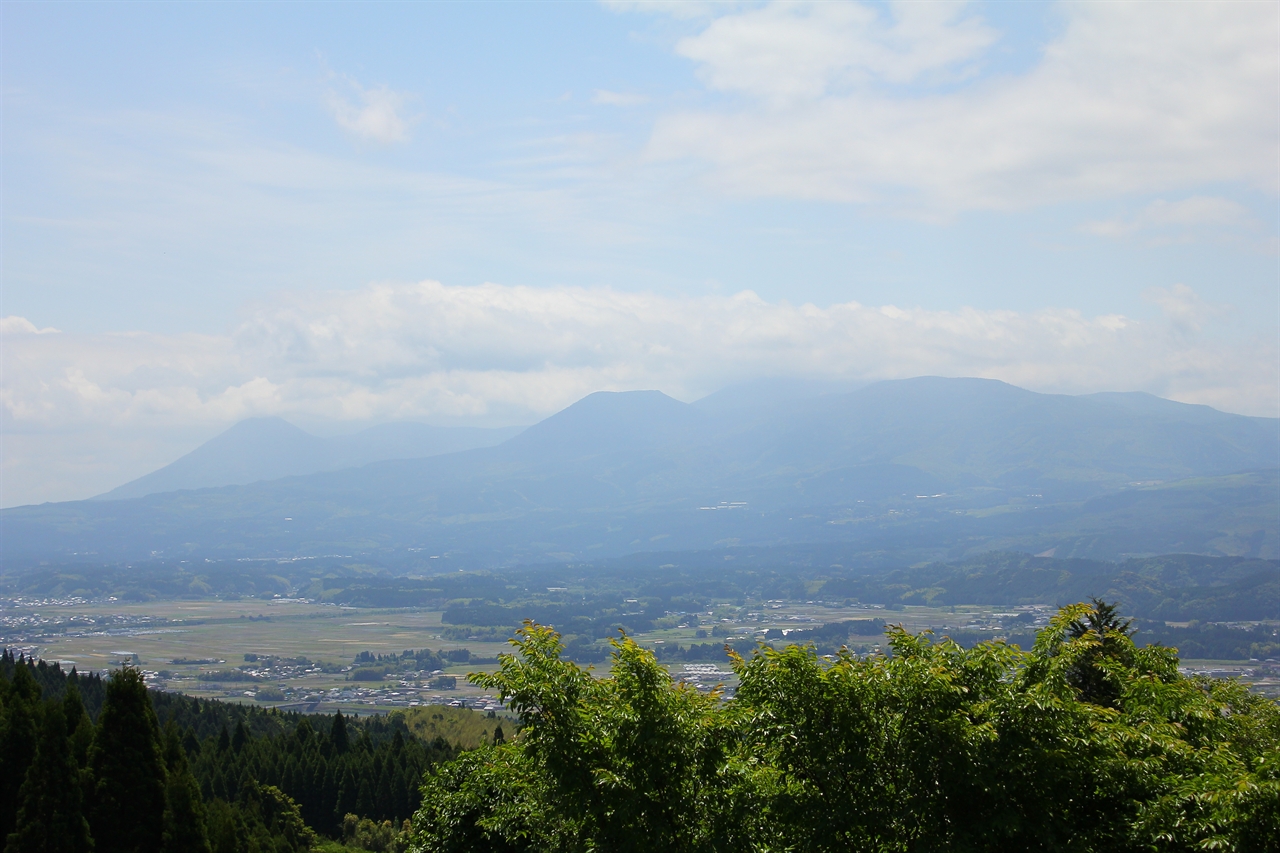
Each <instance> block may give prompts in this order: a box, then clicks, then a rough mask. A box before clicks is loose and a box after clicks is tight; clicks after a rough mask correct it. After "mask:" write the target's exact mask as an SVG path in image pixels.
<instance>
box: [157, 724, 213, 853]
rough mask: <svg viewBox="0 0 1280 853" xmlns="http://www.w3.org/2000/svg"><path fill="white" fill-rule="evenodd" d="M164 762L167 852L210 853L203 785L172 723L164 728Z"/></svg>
mask: <svg viewBox="0 0 1280 853" xmlns="http://www.w3.org/2000/svg"><path fill="white" fill-rule="evenodd" d="M164 763H165V771H166V782H165V797H164V799H165V811H164V850H165V853H209V839H208V837H207V836H206V834H205V817H204V803H203V802H202V801H201V799H200V786H199V785H198V784H196V780H195V778H194V777H193V776H192V775H191V770H190V768H189V767H188V765H187V753H186V751H185V750H184V749H183V747H182V738H181V736H180V735H179V734H178V726H177V725H176V724H175V723H174V722H173V721H172V720H170V721H169V723H168V724H167V725H166V726H165V729H164Z"/></svg>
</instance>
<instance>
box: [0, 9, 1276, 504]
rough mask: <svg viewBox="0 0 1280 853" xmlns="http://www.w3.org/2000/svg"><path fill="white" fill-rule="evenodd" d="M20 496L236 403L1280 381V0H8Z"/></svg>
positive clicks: (4, 154) (5, 369)
mask: <svg viewBox="0 0 1280 853" xmlns="http://www.w3.org/2000/svg"><path fill="white" fill-rule="evenodd" d="M0 52H2V55H0V74H2V80H0V109H2V113H0V146H2V148H0V229H2V230H0V318H2V319H0V359H2V361H0V400H2V402H3V407H2V410H0V442H2V445H0V455H2V456H3V460H2V461H3V467H2V473H0V506H14V505H18V504H26V503H36V502H43V501H49V500H72V499H81V498H86V497H89V496H92V495H95V494H99V493H101V492H104V491H107V490H108V489H110V488H113V487H114V486H117V485H120V484H121V483H124V482H127V481H128V480H131V479H134V478H135V477H138V476H141V475H142V474H145V473H147V472H149V471H151V470H154V469H155V468H158V467H160V466H162V465H165V464H167V463H169V462H171V461H173V460H174V459H176V458H178V457H179V456H181V455H183V454H184V453H186V452H188V451H190V450H191V449H193V448H194V447H195V446H197V445H198V444H199V443H201V442H202V441H205V440H207V439H208V438H210V437H212V436H214V435H216V434H217V433H218V432H221V431H222V430H224V429H226V428H227V427H229V426H230V425H232V424H234V423H236V422H237V421H239V420H241V419H243V418H246V417H253V416H263V415H279V416H282V417H285V418H287V419H289V420H290V421H292V422H294V423H296V424H298V425H300V426H303V427H304V428H307V429H311V430H312V431H315V432H318V433H328V434H334V433H340V432H352V431H355V430H357V429H360V428H362V427H365V426H368V425H371V424H374V423H379V422H385V421H394V420H411V421H420V422H426V423H435V424H442V425H450V424H458V425H467V424H469V425H481V426H485V425H507V424H523V423H532V422H535V421H537V420H539V419H540V418H542V417H545V416H546V415H548V414H551V413H553V412H555V411H557V410H559V409H560V408H563V407H564V406H566V405H568V404H570V403H572V402H573V401H575V400H577V399H579V398H580V397H582V396H584V395H586V394H588V393H591V392H593V391H598V390H629V389H638V388H656V389H659V390H662V391H664V392H666V393H668V394H670V395H672V396H674V397H677V398H678V399H682V400H694V399H697V398H698V397H701V396H703V395H705V394H707V393H710V392H712V391H715V390H717V389H719V388H721V387H724V386H727V385H732V384H735V383H740V382H745V381H749V380H752V379H757V378H761V377H782V378H789V377H795V378H798V379H799V378H802V379H816V380H835V381H858V382H862V381H874V380H878V379H892V378H901V377H907V376H916V375H923V374H933V375H945V376H984V377H990V378H996V379H1001V380H1004V381H1007V382H1011V383H1014V384H1016V385H1019V386H1021V387H1025V388H1030V389H1033V390H1036V391H1043V392H1052V393H1068V394H1082V393H1092V392H1097V391H1145V392H1149V393H1153V394H1157V395H1159V396H1162V397H1167V398H1170V399H1174V400H1180V401H1184V402H1189V403H1199V404H1207V405H1210V406H1214V407H1216V408H1219V409H1222V410H1225V411H1230V412H1237V413H1241V414H1247V415H1254V416H1265V417H1276V416H1277V415H1280V207H1278V204H1277V202H1278V200H1280V4H1275V3H1261V2H1243V3H1233V2H1203V3H1197V2H1177V3H1146V2H1135V3H1126V2H1105V3H1068V4H1055V3H1043V4H1039V3H1007V2H996V3H970V4H964V3H932V2H914V3H895V2H891V3H864V2H826V3H803V2H797V3H700V2H689V3H659V2H643V0H636V2H624V1H623V0H616V1H615V2H605V3H590V2H574V3H570V2H560V3H536V2H521V3H514V2H513V3H500V2H492V3H446V2H438V3H429V4H427V3H423V4H406V3H394V4H377V3H315V4H305V3H270V4H267V3H262V4H252V3H208V4H204V3H168V4H163V3H133V4H121V3H107V2H104V3H21V2H5V3H3V4H0Z"/></svg>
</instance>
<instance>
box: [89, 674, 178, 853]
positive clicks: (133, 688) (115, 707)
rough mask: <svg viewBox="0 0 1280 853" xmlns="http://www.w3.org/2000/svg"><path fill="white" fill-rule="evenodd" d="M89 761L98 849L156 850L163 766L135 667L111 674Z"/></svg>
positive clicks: (161, 822) (160, 828) (143, 852)
mask: <svg viewBox="0 0 1280 853" xmlns="http://www.w3.org/2000/svg"><path fill="white" fill-rule="evenodd" d="M89 764H90V766H91V767H92V768H93V774H94V782H95V786H94V804H93V810H92V819H91V821H90V826H91V828H92V830H93V838H94V841H95V842H96V844H97V846H98V849H99V850H101V851H108V850H109V851H111V853H152V851H159V850H161V849H162V840H163V839H162V836H163V831H164V806H165V802H164V795H165V769H164V762H163V759H162V756H161V752H160V731H159V726H158V725H157V723H156V715H155V711H154V710H152V707H151V698H150V697H149V696H148V695H147V686H146V683H145V682H143V680H142V674H141V673H140V672H138V670H136V669H133V668H131V667H125V668H123V669H120V670H117V671H116V672H114V673H112V674H111V679H110V680H109V681H108V682H107V695H106V700H105V701H104V702H103V705H102V712H101V713H100V714H99V715H98V730H97V731H96V732H95V733H94V738H93V746H92V747H91V748H90V750H89Z"/></svg>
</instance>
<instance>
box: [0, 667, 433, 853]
mask: <svg viewBox="0 0 1280 853" xmlns="http://www.w3.org/2000/svg"><path fill="white" fill-rule="evenodd" d="M3 660H5V661H7V662H8V664H9V666H8V667H7V668H4V669H0V726H3V731H4V733H6V734H7V733H10V732H14V733H25V734H22V735H21V736H19V737H13V738H9V737H5V738H4V739H3V740H0V756H3V758H4V762H5V763H4V765H3V768H2V769H3V770H4V773H2V774H0V783H3V784H6V785H10V786H11V787H12V788H13V795H12V796H11V797H10V798H8V799H6V800H4V801H0V807H3V806H9V807H10V808H9V815H10V816H9V818H8V819H9V821H10V827H11V829H10V832H12V831H13V828H14V827H18V828H20V829H21V830H22V831H23V833H24V834H23V835H22V836H21V839H22V840H21V841H18V842H15V843H17V844H18V847H17V848H15V849H17V850H19V851H22V853H25V851H26V850H27V849H44V847H41V846H40V844H42V843H44V842H40V841H39V839H40V838H44V837H47V835H48V829H47V828H48V826H49V825H50V822H49V821H48V820H44V819H42V817H41V815H51V814H52V815H64V814H70V813H71V812H74V811H75V809H76V808H78V806H76V805H75V804H76V802H77V800H83V803H84V807H83V811H82V814H88V815H89V816H90V823H89V829H91V830H92V831H93V832H94V833H95V838H94V840H95V841H96V842H97V847H96V849H97V851H98V853H102V851H104V850H139V849H145V850H163V851H166V853H168V851H173V853H179V851H183V853H186V851H192V853H206V851H220V850H230V851H242V850H261V851H268V850H270V851H276V850H281V851H285V850H290V851H291V850H295V849H297V850H301V849H305V848H306V845H308V844H310V841H308V840H307V839H309V838H311V837H312V831H311V829H308V828H307V827H308V826H311V827H315V828H318V829H320V830H322V831H323V832H325V833H330V834H336V833H337V832H339V831H340V826H341V819H342V816H343V815H345V814H346V813H347V812H350V811H353V810H356V809H358V810H360V813H361V815H362V817H361V819H362V820H363V819H370V820H372V821H374V822H375V823H376V825H377V826H378V827H382V826H383V824H385V823H387V822H388V821H390V822H392V823H394V824H395V825H396V826H399V825H400V822H403V821H404V820H405V819H406V817H407V816H408V815H410V814H412V813H413V812H414V810H416V809H417V808H418V806H419V804H420V793H419V790H418V786H419V782H420V780H421V779H422V775H423V771H424V770H425V769H426V768H427V767H428V766H429V765H430V764H431V763H432V762H435V761H438V760H441V759H448V758H451V757H453V755H455V754H456V750H455V749H454V748H453V747H450V746H449V745H448V744H446V743H444V742H443V741H437V742H434V743H431V744H427V743H424V742H423V741H421V740H419V739H418V738H416V737H413V736H412V735H411V733H410V732H409V730H408V729H407V728H406V725H405V722H404V720H403V719H402V718H400V717H392V718H390V719H386V718H382V717H372V718H369V719H367V720H358V719H350V718H346V717H338V716H335V717H332V718H312V719H309V718H307V717H304V716H302V715H299V714H292V713H280V712H278V711H274V710H268V709H262V708H254V707H246V706H240V705H230V704H225V703H222V702H216V701H201V700H198V699H193V698H190V697H185V696H180V695H176V694H165V693H156V692H149V691H146V690H145V687H144V685H143V684H142V681H141V679H140V678H139V677H138V675H137V672H136V671H134V670H124V671H121V672H118V673H116V674H114V675H113V677H112V679H111V680H110V682H109V683H108V689H107V691H106V692H107V693H108V697H107V701H106V703H105V704H104V706H103V711H102V713H101V714H100V715H99V720H98V727H97V730H96V732H95V729H94V727H93V726H92V724H91V723H90V719H89V715H88V714H87V713H86V711H85V709H84V707H83V704H82V703H81V702H80V699H79V695H80V693H79V689H78V685H80V684H85V683H89V684H92V683H94V682H92V681H90V680H89V679H85V678H83V677H77V676H76V675H74V674H67V673H62V672H61V671H60V670H57V668H56V667H41V666H39V665H38V664H36V663H34V662H30V661H26V660H20V661H15V660H14V659H13V658H12V657H11V656H10V655H9V654H8V653H7V652H5V653H4V656H3ZM39 673H44V676H41V679H42V680H43V681H44V682H45V687H44V688H42V687H41V683H39V681H38V678H37V674H39ZM6 676H7V677H6ZM97 683H100V682H97ZM42 692H43V693H44V694H45V696H46V700H45V701H44V702H43V703H42V701H41V695H42ZM49 696H54V697H58V696H60V697H61V698H60V699H56V700H51V699H49V698H47V697H49ZM153 708H154V709H155V710H154V712H153V711H152V709H153ZM49 714H53V716H54V717H56V720H53V722H50V719H52V718H49V717H48V715H49ZM67 719H74V720H76V721H77V722H76V725H75V729H74V730H70V731H69V729H70V727H69V726H68V725H67V723H66V720H67ZM313 719H314V723H313ZM158 720H159V721H163V723H164V735H163V737H162V738H161V737H159V735H158V729H157V722H158ZM47 725H54V726H55V727H60V728H58V730H59V731H60V732H61V733H62V734H61V737H60V738H56V739H55V740H56V743H51V744H50V745H47V746H46V745H44V744H45V741H46V740H48V738H49V737H51V735H50V734H49V730H48V729H47V728H46V726H47ZM232 732H234V735H233V734H232ZM335 734H336V737H337V740H338V743H335V742H334V740H333V738H332V737H331V735H335ZM89 741H92V748H90V747H89ZM37 744H40V747H39V749H37ZM77 750H81V752H82V753H83V765H82V763H81V761H80V760H79V759H78V755H77ZM11 768H17V769H16V770H14V771H13V772H10V769H11ZM37 771H38V772H37ZM32 774H34V775H32ZM28 778H30V779H32V780H34V781H33V782H32V784H31V785H28V786H27V787H26V788H23V789H22V790H21V793H19V788H20V786H22V785H23V780H24V779H28ZM54 779H56V780H59V781H58V782H57V784H56V785H55V784H54V782H53V781H51V780H54ZM121 779H123V780H124V781H123V782H121V781H120V780H121ZM50 792H56V794H57V797H54V796H52V795H51V794H50ZM58 797H63V799H58ZM28 800H30V801H31V805H29V806H24V808H25V809H26V811H25V812H24V814H27V815H31V817H30V819H28V818H27V817H24V818H23V820H22V823H21V825H20V826H19V824H18V822H17V815H18V806H19V805H23V804H26V803H27V801H28ZM122 804H124V805H122ZM117 815H119V816H120V820H113V818H115V817H116V816H117ZM148 816H149V817H148ZM83 822H84V821H83V818H81V823H82V824H83ZM57 825H58V826H59V827H60V828H61V829H60V831H61V830H66V832H64V835H66V833H71V835H70V836H68V837H70V838H72V839H73V841H72V842H66V843H65V844H64V841H65V838H64V839H62V840H59V841H57V842H56V844H55V848H56V849H64V848H65V849H72V850H74V849H87V847H85V848H82V847H77V846H76V843H78V842H74V838H75V836H74V833H75V826H76V824H75V822H74V820H72V819H71V818H68V819H66V820H62V819H59V821H58V823H57ZM134 825H138V826H136V827H135V826H134ZM135 829H136V830H137V831H134V830H135ZM304 830H305V831H304ZM99 832H100V833H101V835H97V833H99ZM380 833H381V830H379V832H378V833H374V834H373V835H370V836H369V837H370V838H373V837H375V836H376V837H381V834H380ZM396 837H397V838H401V837H402V834H401V833H397V834H396ZM32 839H35V840H32ZM103 839H105V840H103ZM85 842H86V844H87V843H88V835H87V834H86V836H85ZM66 844H70V846H69V847H68V846H66ZM0 846H2V845H0Z"/></svg>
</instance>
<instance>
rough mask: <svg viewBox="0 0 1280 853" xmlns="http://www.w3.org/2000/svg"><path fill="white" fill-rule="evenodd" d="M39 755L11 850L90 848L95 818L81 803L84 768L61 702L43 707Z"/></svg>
mask: <svg viewBox="0 0 1280 853" xmlns="http://www.w3.org/2000/svg"><path fill="white" fill-rule="evenodd" d="M40 716H41V720H40V736H39V740H38V742H37V745H36V752H35V758H34V760H33V761H32V762H31V766H30V768H29V769H28V770H27V774H26V779H25V781H24V782H23V783H22V789H21V791H20V792H19V802H20V803H21V805H20V807H19V809H18V815H17V828H16V830H15V831H14V832H13V833H12V834H10V835H9V839H8V845H7V846H6V847H5V853H88V851H89V850H92V849H93V842H92V841H90V840H89V823H88V821H86V820H85V818H84V811H83V810H82V808H81V805H82V804H81V797H80V784H79V778H78V777H79V768H78V767H77V765H76V760H75V757H74V756H73V755H72V754H71V742H70V741H69V740H68V738H67V726H66V717H65V715H64V714H63V711H62V708H61V706H60V705H59V704H57V703H54V702H49V703H47V704H46V705H45V707H44V708H43V713H41V715H40Z"/></svg>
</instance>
